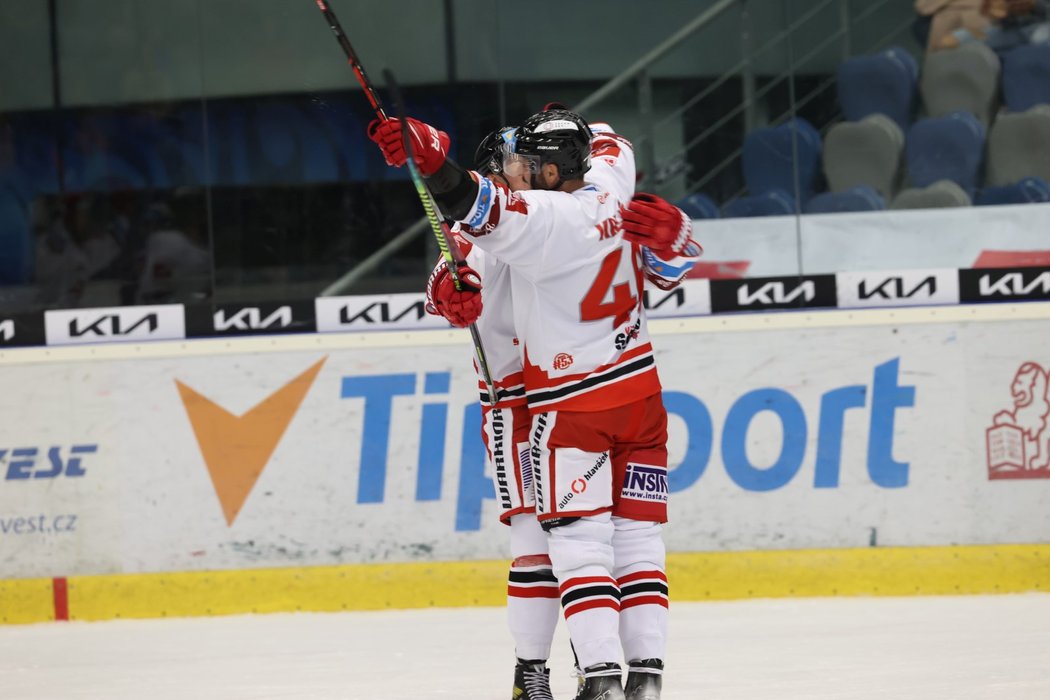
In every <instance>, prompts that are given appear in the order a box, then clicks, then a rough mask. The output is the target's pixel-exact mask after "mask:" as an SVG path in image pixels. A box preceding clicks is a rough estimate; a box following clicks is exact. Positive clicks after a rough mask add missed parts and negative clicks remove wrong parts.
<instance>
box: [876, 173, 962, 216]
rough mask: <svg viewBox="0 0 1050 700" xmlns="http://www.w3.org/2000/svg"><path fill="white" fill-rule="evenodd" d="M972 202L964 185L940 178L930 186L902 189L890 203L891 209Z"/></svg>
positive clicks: (925, 207) (949, 205) (923, 207)
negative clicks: (960, 185)
mask: <svg viewBox="0 0 1050 700" xmlns="http://www.w3.org/2000/svg"><path fill="white" fill-rule="evenodd" d="M971 204H973V202H972V201H971V200H970V195H968V194H966V190H964V189H963V188H962V187H959V186H958V185H957V184H955V183H954V182H952V181H951V180H938V181H937V182H935V183H933V184H932V185H930V186H929V187H921V188H920V187H913V188H911V189H907V190H903V191H901V193H900V194H898V195H897V196H896V197H895V198H894V200H893V203H892V204H890V209H943V208H946V207H968V206H970V205H971Z"/></svg>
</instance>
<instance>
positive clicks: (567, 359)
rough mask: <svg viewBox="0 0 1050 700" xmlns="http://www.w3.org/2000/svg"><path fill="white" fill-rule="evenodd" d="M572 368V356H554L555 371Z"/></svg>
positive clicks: (563, 354) (563, 353)
mask: <svg viewBox="0 0 1050 700" xmlns="http://www.w3.org/2000/svg"><path fill="white" fill-rule="evenodd" d="M571 366H572V355H570V354H569V353H567V352H559V353H558V354H557V355H555V356H554V369H558V370H562V369H569V367H571Z"/></svg>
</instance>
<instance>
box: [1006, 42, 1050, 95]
mask: <svg viewBox="0 0 1050 700" xmlns="http://www.w3.org/2000/svg"><path fill="white" fill-rule="evenodd" d="M1003 97H1004V99H1005V100H1006V106H1007V107H1008V108H1009V109H1010V111H1011V112H1024V111H1026V110H1028V109H1030V108H1032V107H1034V106H1036V105H1040V104H1050V44H1032V45H1030V46H1019V47H1017V48H1016V49H1013V50H1012V51H1008V52H1007V53H1006V54H1004V56H1003Z"/></svg>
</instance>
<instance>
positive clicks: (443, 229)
mask: <svg viewBox="0 0 1050 700" xmlns="http://www.w3.org/2000/svg"><path fill="white" fill-rule="evenodd" d="M383 79H384V80H385V81H386V85H387V89H388V90H389V91H390V94H391V96H392V97H393V98H394V106H395V108H396V109H397V115H398V118H400V119H401V124H402V129H401V136H402V138H403V139H404V143H405V154H406V155H407V156H408V158H407V159H406V164H407V165H408V172H409V175H411V177H412V184H413V185H415V187H416V193H417V194H418V195H419V199H420V201H421V202H423V209H425V210H426V212H427V220H428V221H429V222H430V228H431V229H432V230H433V231H434V237H435V238H437V243H438V248H440V249H441V256H442V257H443V258H444V259H445V267H447V268H448V271H449V274H450V275H452V280H453V282H454V283H455V285H456V289H462V283H461V281H460V279H459V277H458V271H457V269H456V263H458V262H461V261H462V259H463V256H462V254H460V250H459V246H458V245H456V242H455V241H454V240H453V239H452V231H450V230H449V228H448V224H446V223H445V220H444V217H443V216H442V215H441V209H439V208H438V204H437V202H436V201H434V195H432V194H431V193H430V188H429V187H427V183H426V182H425V181H424V180H423V176H422V175H421V174H420V173H419V168H417V167H416V162H415V157H414V155H415V154H414V153H413V152H412V139H411V137H410V136H409V133H408V129H409V127H408V122H407V121H406V120H405V117H406V114H405V101H404V98H403V96H402V95H401V88H400V86H399V85H398V84H397V79H395V78H394V73H393V71H391V70H390V69H386V70H384V71H383ZM453 251H455V252H453ZM470 337H471V339H472V340H473V341H474V354H475V355H476V356H477V358H478V368H479V369H480V370H481V376H482V377H483V378H484V380H485V388H486V389H487V390H488V394H489V402H490V403H491V404H492V405H495V404H496V385H495V384H494V383H493V381H492V373H491V372H490V371H489V363H488V360H487V359H486V358H485V349H484V348H483V347H482V345H481V334H480V333H479V332H478V326H477V324H476V323H472V324H470Z"/></svg>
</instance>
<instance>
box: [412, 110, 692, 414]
mask: <svg viewBox="0 0 1050 700" xmlns="http://www.w3.org/2000/svg"><path fill="white" fill-rule="evenodd" d="M591 128H592V130H593V131H594V134H595V135H594V139H593V140H592V146H591V169H590V171H588V173H587V175H586V181H587V182H588V183H593V184H595V185H598V186H599V187H601V188H604V190H606V191H608V192H610V194H612V195H613V196H614V197H615V198H616V199H617V200H619V201H620V202H621V203H626V202H627V201H628V200H630V198H631V197H632V196H633V195H634V186H635V170H634V157H633V148H632V146H631V144H630V142H629V141H627V140H626V139H624V138H623V137H621V136H618V135H616V134H615V133H613V132H612V130H611V129H610V128H609V127H608V125H606V124H592V125H591ZM459 229H460V226H459V224H456V225H455V226H454V227H453V232H454V233H457V234H458V232H459ZM456 238H457V241H458V242H459V243H460V249H461V251H462V252H463V254H464V257H465V258H466V262H467V264H468V265H470V266H471V267H472V268H473V269H474V270H476V271H477V272H478V274H479V275H480V276H481V280H482V285H483V291H482V295H483V301H484V310H483V311H482V314H481V316H480V317H479V318H478V321H477V329H478V334H479V336H480V338H481V343H482V345H483V346H484V349H485V359H486V361H487V362H488V365H489V371H490V372H491V374H492V379H493V382H494V383H495V385H496V396H497V403H496V405H497V406H498V407H501V408H509V407H513V406H518V405H523V404H524V403H525V387H524V376H523V371H522V361H523V353H522V346H521V343H520V342H519V339H518V335H517V332H516V330H515V327H514V316H513V313H512V311H511V310H512V298H511V297H512V294H511V281H510V269H509V267H508V266H507V264H506V263H504V262H503V261H502V260H500V259H499V258H497V257H495V256H493V255H491V254H489V253H486V252H485V251H484V250H482V249H481V248H479V247H477V246H474V245H472V244H471V243H470V242H469V241H466V240H465V239H464V238H463V237H462V236H459V235H457V237H456ZM642 254H643V260H644V271H645V276H646V278H647V279H649V280H650V281H651V282H652V283H653V284H655V285H656V286H657V287H660V288H661V289H671V288H673V287H675V286H677V284H678V283H679V282H680V281H681V280H682V278H683V277H684V276H685V274H686V272H688V271H689V269H690V268H691V267H692V265H693V262H694V261H695V260H696V257H697V256H696V255H691V256H681V257H679V258H675V259H673V260H669V261H667V260H661V259H659V258H657V257H656V256H654V255H653V254H652V253H650V252H649V251H648V250H646V249H645V248H642ZM437 265H438V266H441V265H444V261H443V260H438V263H437ZM428 301H429V299H428ZM475 364H476V363H475ZM478 388H479V390H480V392H481V400H482V402H483V403H487V401H488V394H487V391H486V388H485V385H484V381H483V379H482V376H481V374H480V372H479V374H478Z"/></svg>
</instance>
